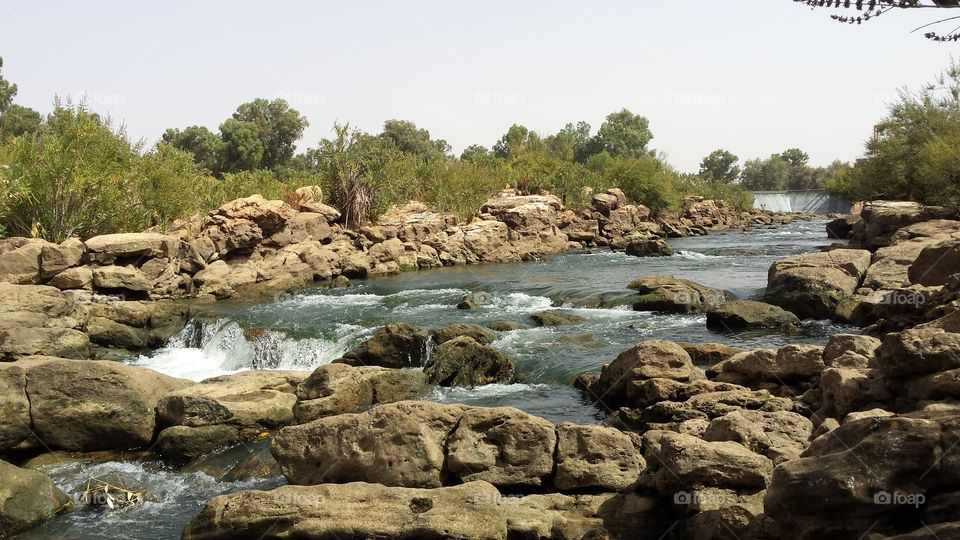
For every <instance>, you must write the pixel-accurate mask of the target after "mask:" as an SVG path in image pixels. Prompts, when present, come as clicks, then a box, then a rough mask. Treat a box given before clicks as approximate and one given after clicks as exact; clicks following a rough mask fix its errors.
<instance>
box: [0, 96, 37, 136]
mask: <svg viewBox="0 0 960 540" xmlns="http://www.w3.org/2000/svg"><path fill="white" fill-rule="evenodd" d="M42 124H43V117H42V116H41V115H40V113H38V112H37V111H35V110H33V109H31V108H29V107H22V106H20V105H17V104H16V103H14V104H13V105H10V106H9V107H8V108H7V110H6V111H4V112H3V114H0V140H3V139H4V138H7V137H19V136H21V135H26V134H28V133H36V132H37V131H39V130H40V127H41V125H42Z"/></svg>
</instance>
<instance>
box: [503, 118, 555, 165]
mask: <svg viewBox="0 0 960 540" xmlns="http://www.w3.org/2000/svg"><path fill="white" fill-rule="evenodd" d="M542 146H543V141H541V140H540V136H539V135H537V133H536V132H535V131H530V130H529V129H527V128H526V127H525V126H521V125H520V124H514V125H512V126H510V129H508V130H507V132H506V133H505V134H504V135H503V137H500V140H499V141H497V143H496V144H494V145H493V155H495V156H497V157H498V158H503V159H508V158H511V157H515V156H518V155H520V154H521V153H523V152H525V151H527V150H536V149H539V148H542Z"/></svg>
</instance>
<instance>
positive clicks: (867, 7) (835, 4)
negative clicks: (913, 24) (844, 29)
mask: <svg viewBox="0 0 960 540" xmlns="http://www.w3.org/2000/svg"><path fill="white" fill-rule="evenodd" d="M793 1H794V2H795V3H800V4H804V5H805V6H807V7H809V8H812V9H815V8H826V9H830V10H839V9H843V10H845V13H844V14H841V15H835V14H834V15H831V16H830V17H831V18H833V19H834V20H835V21H838V22H841V23H844V24H852V25H857V26H859V25H861V24H863V23H866V22H869V21H871V20H873V19H876V18H877V17H879V16H880V15H883V14H885V13H887V12H890V11H894V12H895V13H896V12H901V13H904V12H907V11H913V10H917V9H924V11H926V8H956V7H960V0H869V1H868V2H865V1H864V0H856V1H853V2H852V1H850V0H845V1H844V2H840V1H839V0H834V1H832V2H831V1H828V0H793ZM853 10H856V12H854V11H853ZM847 13H849V15H848V14H847ZM955 19H956V17H942V18H939V19H934V20H932V21H931V22H929V23H927V24H925V25H923V26H920V27H919V28H917V30H920V29H923V28H930V27H933V26H936V25H939V24H941V23H948V22H949V21H953V20H955ZM957 30H958V29H957V28H954V29H953V30H951V31H949V32H948V33H947V34H939V33H937V32H935V31H933V30H929V31H927V32H926V33H925V34H924V37H926V38H927V39H930V40H933V41H941V42H944V41H949V42H955V41H960V33H958V32H957Z"/></svg>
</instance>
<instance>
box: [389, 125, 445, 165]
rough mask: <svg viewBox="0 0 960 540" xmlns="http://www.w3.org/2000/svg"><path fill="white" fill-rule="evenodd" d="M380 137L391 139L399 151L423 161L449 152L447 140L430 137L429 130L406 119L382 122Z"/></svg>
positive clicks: (442, 157)
mask: <svg viewBox="0 0 960 540" xmlns="http://www.w3.org/2000/svg"><path fill="white" fill-rule="evenodd" d="M380 137H381V138H383V139H387V140H390V141H392V142H393V144H394V145H395V146H396V147H397V148H398V149H399V150H400V151H401V152H405V153H408V154H412V155H415V156H417V157H419V158H420V159H421V160H423V161H431V160H434V159H444V158H446V157H447V153H448V152H450V145H449V144H447V141H445V140H443V139H437V140H433V139H431V138H430V132H429V131H427V130H425V129H419V128H417V126H416V125H415V124H414V123H413V122H410V121H407V120H387V121H386V122H384V123H383V132H382V133H380Z"/></svg>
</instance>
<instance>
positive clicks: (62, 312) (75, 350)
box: [0, 281, 90, 360]
mask: <svg viewBox="0 0 960 540" xmlns="http://www.w3.org/2000/svg"><path fill="white" fill-rule="evenodd" d="M0 299H2V300H0V359H4V360H12V359H16V358H20V357H24V356H31V355H37V354H47V355H55V356H59V357H66V358H89V357H90V340H89V338H88V337H87V335H86V334H84V333H83V332H82V331H80V327H81V323H82V320H83V318H84V306H82V305H81V304H80V303H78V302H76V301H74V300H73V299H71V298H69V297H68V296H67V295H66V294H64V293H61V292H60V291H58V290H57V289H55V288H54V287H48V286H45V285H14V284H10V283H6V282H2V281H0Z"/></svg>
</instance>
